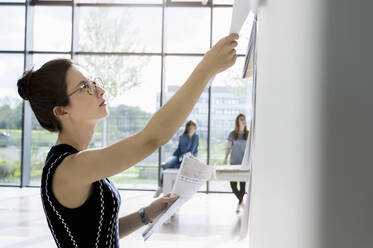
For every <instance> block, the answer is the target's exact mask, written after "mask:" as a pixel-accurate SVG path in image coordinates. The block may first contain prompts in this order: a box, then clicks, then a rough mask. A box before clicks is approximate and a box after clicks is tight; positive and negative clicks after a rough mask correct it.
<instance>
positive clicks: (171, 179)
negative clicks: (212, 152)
mask: <svg viewBox="0 0 373 248" xmlns="http://www.w3.org/2000/svg"><path fill="white" fill-rule="evenodd" d="M240 167H241V166H236V165H222V166H216V172H215V173H214V174H213V175H212V176H211V178H210V180H209V181H211V180H218V181H232V182H235V181H236V182H247V181H248V180H249V174H250V171H249V170H241V169H240ZM178 171H179V169H166V170H164V171H163V194H168V193H170V192H171V191H172V187H173V186H174V183H175V181H176V177H177V173H178Z"/></svg>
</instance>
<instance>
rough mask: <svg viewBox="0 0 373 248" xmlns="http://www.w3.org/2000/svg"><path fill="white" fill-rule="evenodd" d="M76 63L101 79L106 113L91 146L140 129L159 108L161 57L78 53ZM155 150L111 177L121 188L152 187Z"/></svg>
mask: <svg viewBox="0 0 373 248" xmlns="http://www.w3.org/2000/svg"><path fill="white" fill-rule="evenodd" d="M78 62H79V63H80V64H82V65H83V66H84V67H85V68H87V70H88V71H89V72H91V73H94V76H98V77H101V78H102V79H103V81H104V86H105V90H106V93H105V95H106V99H107V102H108V105H107V106H108V110H109V113H110V114H109V116H108V117H107V118H106V119H104V120H102V121H101V122H100V123H99V124H98V126H97V128H96V131H95V134H94V137H93V141H92V144H91V147H101V146H103V145H106V144H112V143H114V142H117V141H119V140H120V139H123V138H126V137H128V136H130V135H133V134H135V133H136V132H139V131H140V130H141V129H142V128H144V127H145V125H146V123H147V122H148V120H149V119H150V118H151V117H152V115H153V114H154V113H155V111H156V110H157V109H158V106H159V104H157V97H158V96H159V94H160V80H161V79H160V78H161V76H160V73H161V58H160V56H152V57H149V56H79V57H78ZM157 177H158V150H157V151H156V152H154V153H153V154H151V155H150V156H149V157H147V158H146V159H145V160H143V161H141V162H139V163H138V164H137V165H135V166H133V167H131V168H129V169H128V170H126V171H124V172H122V173H120V174H117V175H115V176H113V177H111V178H110V179H111V180H112V181H113V182H115V183H116V185H117V186H118V187H120V188H138V189H154V188H156V186H157Z"/></svg>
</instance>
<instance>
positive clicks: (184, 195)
mask: <svg viewBox="0 0 373 248" xmlns="http://www.w3.org/2000/svg"><path fill="white" fill-rule="evenodd" d="M213 171H214V167H212V166H208V165H206V164H204V163H202V162H201V161H200V160H198V159H197V158H195V157H193V156H185V157H184V159H183V162H182V163H181V166H180V169H179V172H178V174H177V178H176V181H175V184H174V187H173V189H172V192H171V195H172V196H173V195H178V196H179V199H177V200H176V201H175V202H174V204H172V205H171V206H170V207H169V208H167V209H166V210H165V211H164V212H163V213H162V214H160V215H159V216H158V217H157V218H156V219H155V220H154V221H153V223H152V224H151V225H149V227H148V228H147V229H146V230H145V231H144V232H143V234H142V235H143V237H144V240H147V239H148V238H149V237H150V236H151V235H152V234H153V233H154V232H155V231H156V230H157V229H158V228H159V227H160V226H161V225H162V224H163V223H165V222H166V221H167V220H168V219H169V218H171V216H173V215H174V214H175V213H176V212H177V210H179V208H180V207H181V206H182V205H184V203H186V202H187V201H188V200H189V199H190V198H192V197H193V195H194V194H195V193H196V192H197V191H198V190H199V189H200V188H201V186H202V185H204V184H205V183H206V181H207V180H208V179H210V177H211V175H212V173H213Z"/></svg>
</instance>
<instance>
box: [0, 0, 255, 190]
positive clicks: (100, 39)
mask: <svg viewBox="0 0 373 248" xmlns="http://www.w3.org/2000/svg"><path fill="white" fill-rule="evenodd" d="M0 2H6V3H3V4H0V22H1V23H2V25H1V26H0V63H1V66H0V80H1V83H0V111H1V112H0V134H1V133H5V135H4V137H2V136H0V184H15V185H19V184H20V179H21V174H22V172H24V173H26V175H23V178H26V180H25V181H24V183H25V182H26V185H31V186H39V185H40V177H41V171H42V168H43V165H44V160H45V156H46V153H47V152H48V150H49V149H50V147H51V146H52V145H54V144H55V142H56V139H57V134H56V133H50V132H48V131H46V130H44V129H43V128H41V126H40V125H39V123H38V122H37V120H36V118H35V116H34V115H33V114H31V118H25V122H27V123H28V122H29V123H28V124H29V125H28V126H29V127H31V128H30V132H29V133H30V135H29V137H27V135H26V137H25V139H26V141H27V139H29V142H24V144H23V147H22V114H23V113H22V111H26V112H27V108H29V106H28V105H27V104H26V105H25V109H26V110H23V108H22V107H23V102H22V101H21V99H20V98H19V97H18V94H17V91H16V89H17V87H16V81H17V78H19V77H20V76H21V74H22V72H23V70H25V69H30V68H31V67H32V66H33V67H34V69H38V68H39V67H40V66H42V65H43V64H44V63H45V62H47V61H49V60H51V59H55V58H72V59H73V60H74V61H76V62H78V63H79V64H81V65H82V66H83V67H85V68H86V69H87V70H88V72H89V73H90V74H91V75H92V76H97V77H101V78H102V79H103V82H104V86H105V91H106V93H105V95H106V98H107V101H108V109H109V116H108V117H107V118H106V119H105V120H102V121H100V122H99V123H98V125H97V127H96V130H95V133H94V136H93V140H92V143H91V144H90V147H101V146H105V145H110V144H112V143H114V142H116V141H118V140H120V139H122V138H126V137H128V136H130V135H133V134H135V133H136V132H138V131H140V130H141V129H142V128H143V127H144V126H145V125H146V123H147V122H148V121H149V119H150V118H151V116H152V115H153V114H154V113H155V112H156V111H157V109H159V108H160V107H161V106H162V104H165V103H166V102H167V100H168V99H170V98H171V97H172V96H173V94H174V93H175V92H176V91H177V90H178V89H179V88H180V86H181V85H182V84H183V83H184V82H185V81H186V80H187V78H188V76H189V75H190V73H191V72H192V71H193V69H194V68H195V66H196V65H197V64H198V63H199V62H200V61H201V59H202V58H203V54H204V53H205V52H207V51H208V50H209V48H210V47H211V46H212V45H213V44H215V43H216V42H217V41H218V40H219V39H220V38H221V37H223V36H225V35H226V34H227V33H228V30H229V24H230V18H231V10H232V4H233V1H232V0H215V1H213V3H214V4H213V5H211V4H210V2H211V1H208V4H207V5H203V4H201V2H200V1H189V3H187V4H186V5H185V6H184V5H182V4H183V3H181V2H178V1H166V0H164V1H162V0H110V1H105V0H79V1H47V3H43V1H39V0H34V1H32V4H31V5H29V4H30V3H29V1H28V2H27V3H26V2H25V1H22V0H13V1H10V0H8V1H1V0H0ZM184 2H187V1H184ZM25 9H28V14H27V18H26V19H25V16H26V15H25V13H26V12H25ZM25 24H26V25H25ZM248 25H249V22H247V23H246V24H245V26H244V28H243V30H244V31H246V32H242V33H241V34H240V40H239V47H238V48H237V51H238V53H239V54H240V57H239V58H238V61H237V64H236V65H235V66H234V67H233V68H231V69H230V70H228V71H226V72H224V73H222V74H220V75H218V76H217V77H216V78H215V81H214V83H213V85H212V88H211V90H210V91H209V89H206V90H205V91H204V92H203V94H202V96H201V98H200V99H199V101H198V103H197V104H196V106H195V108H194V109H193V111H192V113H191V114H190V116H189V117H188V118H187V119H188V120H189V119H193V120H195V121H196V122H197V123H198V131H197V133H198V135H199V137H200V145H199V154H198V157H199V158H200V159H201V160H202V161H204V162H206V163H210V164H216V165H217V166H218V165H220V164H222V163H223V160H224V154H225V147H226V142H227V141H226V139H227V136H228V134H229V132H230V131H231V130H232V129H233V128H234V119H235V117H236V116H237V114H239V113H244V114H246V116H247V117H248V116H249V112H250V106H249V102H250V99H249V98H250V96H249V92H250V87H251V80H243V79H241V74H242V68H243V63H244V56H243V55H244V54H245V52H246V49H247V47H246V46H247V42H248V37H249V30H250V28H249V26H248ZM25 27H28V30H25ZM25 34H26V35H25ZM25 44H27V45H26V46H25ZM25 47H26V51H25ZM25 60H26V63H24V61H25ZM3 65H6V66H3ZM29 110H30V109H29ZM248 121H249V120H248ZM27 123H26V124H27ZM26 126H27V125H26ZM184 126H185V123H184V124H183V125H182V126H181V127H180V129H179V131H178V132H177V133H176V134H175V136H174V137H173V138H172V139H171V140H170V141H169V142H168V143H167V144H166V145H164V146H163V147H162V149H161V153H159V152H158V151H156V152H154V153H153V154H151V155H150V156H149V157H148V158H146V159H145V160H144V161H141V162H140V163H138V164H137V165H135V166H133V167H132V168H130V169H129V170H127V171H125V172H123V173H120V174H118V175H116V176H114V177H112V178H111V180H113V181H114V182H115V183H116V184H117V185H118V186H119V188H129V189H155V188H156V187H157V180H158V167H159V166H160V164H161V163H163V162H165V161H166V160H167V159H168V158H169V157H170V156H171V155H172V153H173V151H174V150H175V149H176V147H177V145H178V137H179V136H180V135H181V133H182V131H183V130H184ZM26 133H27V132H26ZM28 144H31V145H28ZM22 149H26V150H28V151H29V153H24V154H25V155H26V156H29V158H28V159H27V158H23V159H24V161H26V162H25V163H24V167H25V166H26V167H27V168H26V169H25V168H23V169H22V166H21V164H22V161H21V157H22V156H21V154H22V151H23V150H22ZM27 154H29V155H27ZM209 189H210V191H230V188H229V185H228V183H226V182H211V184H210V188H209Z"/></svg>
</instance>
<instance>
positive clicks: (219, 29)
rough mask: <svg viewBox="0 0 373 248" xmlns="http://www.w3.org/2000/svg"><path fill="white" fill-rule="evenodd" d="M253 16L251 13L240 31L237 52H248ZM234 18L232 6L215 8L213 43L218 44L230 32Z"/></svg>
mask: <svg viewBox="0 0 373 248" xmlns="http://www.w3.org/2000/svg"><path fill="white" fill-rule="evenodd" d="M252 18H253V16H252V15H251V14H250V15H249V16H248V17H247V19H246V21H245V23H244V24H243V26H242V28H241V32H240V33H239V35H240V38H239V39H238V46H237V47H236V51H237V54H246V52H247V47H248V44H249V39H250V32H251V24H252ZM231 19H232V8H214V16H213V31H212V34H213V37H212V38H213V39H212V40H213V44H216V42H218V41H219V40H220V39H221V38H223V37H224V36H226V35H227V34H228V32H229V28H230V25H231Z"/></svg>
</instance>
